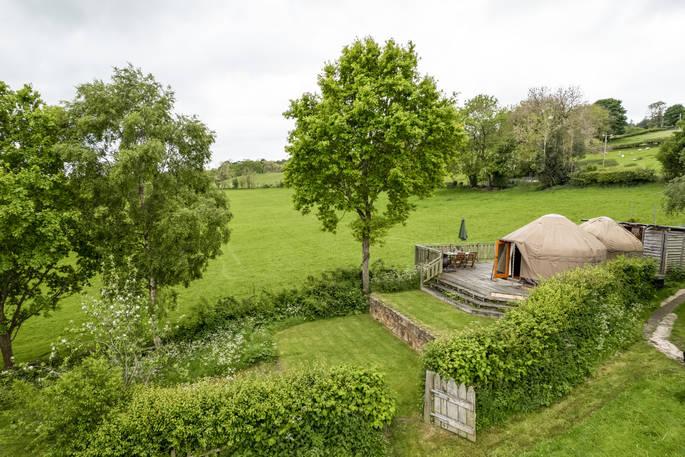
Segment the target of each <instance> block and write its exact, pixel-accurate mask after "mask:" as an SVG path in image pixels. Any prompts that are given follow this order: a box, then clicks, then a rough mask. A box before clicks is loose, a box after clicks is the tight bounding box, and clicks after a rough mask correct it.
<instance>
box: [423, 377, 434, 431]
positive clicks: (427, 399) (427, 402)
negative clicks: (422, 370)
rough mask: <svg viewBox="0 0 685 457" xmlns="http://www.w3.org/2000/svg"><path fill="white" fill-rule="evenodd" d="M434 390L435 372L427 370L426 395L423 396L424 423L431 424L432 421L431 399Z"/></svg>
mask: <svg viewBox="0 0 685 457" xmlns="http://www.w3.org/2000/svg"><path fill="white" fill-rule="evenodd" d="M432 388H433V372H432V371H430V370H426V386H425V394H424V396H423V421H424V422H426V423H430V420H431V405H432V404H433V400H432V399H431V389H432Z"/></svg>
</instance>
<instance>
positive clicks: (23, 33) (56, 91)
mask: <svg viewBox="0 0 685 457" xmlns="http://www.w3.org/2000/svg"><path fill="white" fill-rule="evenodd" d="M683 30H685V0H651V1H648V0H590V1H584V0H575V1H572V2H571V1H542V0H540V1H538V0H517V1H513V0H491V1H477V0H469V1H444V2H438V1H415V2H409V1H401V0H387V1H373V0H364V1H345V0H335V1H313V0H312V1H287V2H286V1H281V2H278V1H272V2H268V1H248V0H243V1H240V2H238V1H223V2H220V1H214V2H210V1H197V0H193V1H189V0H188V1H145V0H136V1H116V2H115V1H104V0H92V1H85V0H84V1H77V0H44V1H40V0H15V1H13V0H0V80H4V81H6V82H8V83H9V84H10V86H12V87H17V86H19V85H21V84H23V83H25V82H29V83H31V84H32V85H33V86H34V87H35V88H36V89H38V90H39V91H40V92H41V93H42V94H43V97H44V99H45V100H46V101H48V102H50V103H56V102H58V101H60V100H64V99H69V98H71V97H72V96H73V94H74V86H75V85H77V84H79V83H83V82H88V81H91V80H93V79H96V78H97V79H107V78H108V77H109V75H110V74H111V68H112V67H113V66H123V65H125V64H126V63H127V62H131V63H132V64H134V65H135V66H139V67H141V68H142V69H143V70H144V71H146V72H151V73H153V74H154V75H155V76H156V77H157V79H158V80H159V81H160V82H162V83H164V84H169V85H171V86H172V87H173V89H174V90H175V92H176V97H177V106H176V109H177V111H178V112H180V113H184V114H196V115H198V116H199V117H200V119H202V120H203V121H204V122H205V123H206V124H208V125H209V127H210V128H211V129H213V130H214V131H216V133H217V142H216V144H215V146H214V158H213V162H214V164H216V163H219V162H221V161H223V160H239V159H245V158H270V159H277V158H285V157H286V154H285V152H284V151H283V147H284V145H285V142H286V135H287V132H288V130H289V129H290V128H291V125H290V123H289V121H287V120H285V119H283V117H282V113H283V111H285V109H286V108H287V106H288V100H290V99H292V98H297V97H299V96H300V95H301V94H302V92H304V91H311V90H315V89H316V75H317V73H318V72H319V71H320V70H321V68H322V66H323V63H324V62H325V61H328V60H334V59H335V58H336V57H337V56H338V54H339V53H340V50H341V48H342V47H343V46H344V45H345V44H347V43H349V42H350V41H352V40H353V39H354V38H355V37H364V36H367V35H370V36H372V37H374V38H375V39H376V40H379V41H384V40H386V39H388V38H394V39H396V40H398V41H401V42H406V41H408V40H412V41H413V42H414V43H415V44H416V47H417V51H418V53H419V55H420V57H421V61H420V71H421V72H422V73H428V74H431V75H432V76H434V77H435V78H436V79H437V80H438V83H439V86H440V88H441V89H443V90H444V91H445V92H446V93H451V92H458V93H460V99H461V100H462V101H463V100H464V99H465V98H468V97H471V96H473V95H476V94H479V93H487V94H492V95H495V96H497V97H498V98H499V99H500V101H501V102H502V103H504V104H507V105H510V104H514V103H516V102H518V101H519V100H521V99H522V98H524V97H525V96H526V92H527V90H528V88H529V87H532V86H540V85H547V86H551V87H556V86H562V85H563V86H568V85H577V86H580V88H581V89H582V91H583V93H584V94H585V98H586V99H587V100H588V101H594V100H596V99H598V98H604V97H615V98H619V99H621V100H623V103H624V106H625V107H626V108H627V109H628V115H629V118H631V119H633V120H635V121H639V120H640V119H642V117H643V116H644V115H645V113H646V110H647V105H648V104H649V103H651V102H653V101H656V100H663V101H665V102H666V103H668V104H672V103H678V102H682V103H685V84H684V82H685V75H684V72H685V51H683V47H684V45H685V38H684V37H683Z"/></svg>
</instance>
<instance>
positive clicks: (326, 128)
mask: <svg viewBox="0 0 685 457" xmlns="http://www.w3.org/2000/svg"><path fill="white" fill-rule="evenodd" d="M417 63H418V56H417V54H416V52H415V49H414V45H413V44H412V43H409V44H408V45H407V46H401V45H399V44H397V43H395V42H394V41H392V40H390V41H388V42H386V43H385V45H379V44H378V43H376V42H375V41H374V40H373V39H371V38H366V39H363V40H356V41H355V42H353V43H352V44H351V45H349V46H346V47H345V48H344V49H343V51H342V54H341V56H340V57H339V59H338V60H337V61H335V62H332V63H329V64H327V65H325V67H324V69H323V72H322V73H321V74H320V75H319V78H318V85H319V89H320V91H321V92H320V93H305V94H304V95H302V97H301V98H299V99H297V100H293V101H291V103H290V108H289V109H288V111H286V112H285V116H286V117H287V118H290V119H294V121H295V128H294V129H293V130H292V131H291V132H290V134H289V144H288V146H287V148H286V150H287V152H288V153H289V154H290V161H289V162H288V164H287V165H286V167H285V179H286V183H287V184H288V185H290V186H291V187H292V188H293V189H294V195H293V199H294V203H295V207H296V208H297V209H299V210H301V211H302V212H303V213H308V212H310V211H311V210H312V209H313V208H316V211H317V217H318V218H319V219H320V220H321V222H322V224H323V228H324V229H325V230H328V231H335V230H336V228H337V226H338V223H339V221H340V218H341V215H342V214H344V213H347V212H352V213H353V214H354V215H355V216H356V218H355V220H354V222H353V223H352V231H353V234H354V236H355V238H356V239H357V240H359V241H361V244H362V288H363V290H364V292H366V293H368V292H369V257H370V245H371V243H372V242H373V241H376V240H379V239H380V238H381V237H382V236H383V235H384V234H385V233H386V231H387V230H388V228H389V227H391V226H392V225H394V224H397V223H402V222H404V221H406V219H407V217H408V216H409V212H410V211H411V210H412V209H413V208H414V205H413V204H412V203H411V201H410V198H411V197H412V196H418V197H425V196H428V195H429V194H430V193H431V192H432V191H433V190H434V189H435V188H436V187H439V186H441V185H442V183H443V179H444V176H445V171H446V161H447V160H448V159H449V158H450V157H451V156H453V155H454V153H455V152H456V151H457V150H458V148H459V147H460V146H461V144H462V142H463V139H464V134H463V129H462V127H461V126H460V125H459V122H458V114H457V111H456V108H455V101H454V100H453V99H452V98H448V97H445V96H444V95H443V94H442V93H441V92H440V91H439V90H438V89H437V87H436V84H435V81H434V80H433V79H432V78H430V77H428V76H422V75H420V74H419V72H418V70H417Z"/></svg>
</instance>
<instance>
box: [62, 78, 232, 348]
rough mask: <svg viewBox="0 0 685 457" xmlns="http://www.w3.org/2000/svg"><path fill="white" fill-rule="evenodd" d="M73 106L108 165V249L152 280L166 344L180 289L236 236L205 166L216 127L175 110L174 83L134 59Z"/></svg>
mask: <svg viewBox="0 0 685 457" xmlns="http://www.w3.org/2000/svg"><path fill="white" fill-rule="evenodd" d="M68 108H69V111H70V113H71V116H72V117H73V122H74V124H75V125H76V127H77V129H78V132H79V136H80V138H81V141H82V144H83V146H85V147H87V148H89V149H90V150H92V151H95V152H96V153H97V154H98V157H99V160H100V163H101V164H102V169H103V172H102V175H103V176H102V183H103V184H102V188H101V189H100V194H99V197H98V200H99V202H100V206H101V210H100V211H98V218H97V224H98V226H99V227H102V228H103V229H104V233H103V236H102V238H103V253H104V254H107V255H108V256H111V257H112V258H113V259H114V262H115V264H116V265H118V266H119V267H122V268H123V267H125V266H126V264H127V262H129V259H130V261H131V262H132V264H133V266H134V267H135V269H136V271H137V272H138V273H139V275H140V278H141V279H142V280H144V282H145V285H146V287H147V293H148V298H149V315H150V316H151V319H152V321H153V329H152V331H153V335H154V340H155V343H156V344H157V345H159V344H160V338H159V331H158V329H157V325H158V323H159V321H160V319H161V318H162V317H163V316H164V312H165V310H166V309H168V307H169V306H171V305H173V303H174V300H175V296H174V294H173V293H171V290H170V288H171V287H173V286H176V285H179V284H182V285H184V286H188V284H189V283H190V282H191V281H193V280H195V279H198V278H200V277H202V274H203V271H204V270H205V269H206V267H207V263H208V261H209V260H210V259H212V258H214V257H215V256H217V255H219V254H220V253H221V245H222V243H225V242H226V241H228V238H229V230H228V226H227V224H228V222H229V220H230V219H231V213H230V212H229V210H228V203H227V201H226V197H225V195H224V193H223V192H221V191H220V190H219V189H217V188H216V186H215V185H214V183H213V182H212V179H211V178H210V177H209V176H208V175H207V174H206V173H205V172H204V170H205V167H206V166H207V165H208V163H209V160H210V157H211V150H210V148H211V145H212V144H213V143H214V133H213V132H211V131H210V130H209V129H208V128H207V127H206V126H205V125H204V124H203V123H202V122H201V121H200V120H199V119H197V118H196V117H188V116H184V115H177V114H174V112H173V108H174V93H173V92H172V90H171V89H170V88H169V87H166V88H165V87H162V85H161V84H159V83H158V82H157V81H156V80H155V79H154V77H153V76H152V75H149V74H148V75H145V74H143V72H142V71H141V70H140V69H136V68H134V67H132V66H131V65H129V66H127V67H125V68H115V69H114V74H113V75H112V80H111V82H103V81H98V80H96V81H94V82H92V83H87V84H83V85H80V86H78V87H77V94H76V97H75V99H74V100H73V101H72V102H71V103H69V104H68ZM165 291H166V292H168V293H166V294H161V292H165Z"/></svg>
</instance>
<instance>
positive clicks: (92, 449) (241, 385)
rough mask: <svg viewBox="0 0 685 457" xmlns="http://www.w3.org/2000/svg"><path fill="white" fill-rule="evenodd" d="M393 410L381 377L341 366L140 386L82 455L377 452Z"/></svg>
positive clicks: (376, 453) (361, 454)
mask: <svg viewBox="0 0 685 457" xmlns="http://www.w3.org/2000/svg"><path fill="white" fill-rule="evenodd" d="M394 413H395V404H394V400H393V399H392V398H391V397H390V396H389V394H388V390H387V389H386V386H385V384H384V382H383V380H382V378H381V376H380V375H378V374H376V373H374V372H370V371H366V370H358V369H351V368H346V367H340V368H336V369H332V370H328V371H323V370H320V369H309V370H306V371H301V372H295V373H290V374H287V375H271V376H267V377H262V378H243V379H238V380H235V381H233V382H228V383H227V382H213V383H210V382H203V383H197V384H193V385H185V386H177V387H173V388H161V387H140V388H138V389H137V390H136V391H135V393H134V395H133V398H132V400H131V401H130V402H129V404H128V405H127V406H126V407H125V408H123V409H121V410H120V411H118V412H117V413H116V414H112V415H111V416H110V418H109V420H108V421H107V422H106V423H104V424H103V425H102V426H101V427H100V428H99V429H98V431H97V433H95V434H94V436H93V437H92V440H91V442H90V445H89V447H88V450H87V451H85V452H83V453H82V454H81V455H82V456H84V457H85V456H88V457H96V456H98V457H110V456H111V457H114V456H121V457H123V456H132V455H136V456H157V455H169V453H170V450H171V449H175V450H176V455H186V453H197V452H199V451H203V450H210V449H215V448H223V449H224V451H223V454H225V455H235V456H243V455H244V456H247V455H252V456H284V455H291V456H298V455H302V456H304V455H308V456H309V455H322V456H323V455H336V456H338V455H340V456H343V455H345V456H354V455H358V456H375V455H383V454H384V447H385V442H384V436H383V428H384V426H385V425H387V424H388V423H389V422H390V421H391V420H392V417H393V415H394Z"/></svg>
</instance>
